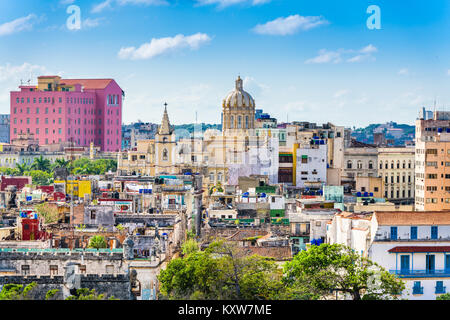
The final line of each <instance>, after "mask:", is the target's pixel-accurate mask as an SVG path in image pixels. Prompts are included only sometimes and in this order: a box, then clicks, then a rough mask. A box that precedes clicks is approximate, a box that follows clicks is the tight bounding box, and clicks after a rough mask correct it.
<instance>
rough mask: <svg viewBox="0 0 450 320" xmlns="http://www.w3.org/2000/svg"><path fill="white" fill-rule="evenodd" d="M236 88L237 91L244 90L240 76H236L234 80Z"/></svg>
mask: <svg viewBox="0 0 450 320" xmlns="http://www.w3.org/2000/svg"><path fill="white" fill-rule="evenodd" d="M236 90H237V91H242V90H244V85H243V82H242V79H241V76H238V78H237V80H236Z"/></svg>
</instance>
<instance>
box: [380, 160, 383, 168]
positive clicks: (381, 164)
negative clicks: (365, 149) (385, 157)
mask: <svg viewBox="0 0 450 320" xmlns="http://www.w3.org/2000/svg"><path fill="white" fill-rule="evenodd" d="M380 169H383V161H380Z"/></svg>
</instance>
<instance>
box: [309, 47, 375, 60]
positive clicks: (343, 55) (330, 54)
mask: <svg viewBox="0 0 450 320" xmlns="http://www.w3.org/2000/svg"><path fill="white" fill-rule="evenodd" d="M377 51H378V49H377V48H376V47H375V46H373V45H371V44H370V45H368V46H366V47H364V48H362V49H360V50H346V49H339V50H336V51H329V50H326V49H321V50H320V51H319V54H318V55H317V56H316V57H314V58H311V59H308V60H306V61H305V63H306V64H313V63H341V62H343V61H345V62H348V63H355V62H363V61H375V57H374V56H373V55H372V53H374V52H377ZM355 54H356V55H355ZM351 55H353V56H352V57H350V56H351Z"/></svg>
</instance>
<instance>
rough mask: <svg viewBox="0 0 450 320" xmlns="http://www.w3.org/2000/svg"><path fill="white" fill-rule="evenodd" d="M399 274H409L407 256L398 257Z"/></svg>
mask: <svg viewBox="0 0 450 320" xmlns="http://www.w3.org/2000/svg"><path fill="white" fill-rule="evenodd" d="M400 272H401V273H402V274H403V273H409V256H400Z"/></svg>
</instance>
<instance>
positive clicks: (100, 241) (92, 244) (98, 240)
mask: <svg viewBox="0 0 450 320" xmlns="http://www.w3.org/2000/svg"><path fill="white" fill-rule="evenodd" d="M89 248H93V249H101V248H108V243H107V242H106V240H105V237H103V236H98V235H97V236H93V237H91V238H90V239H89Z"/></svg>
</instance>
